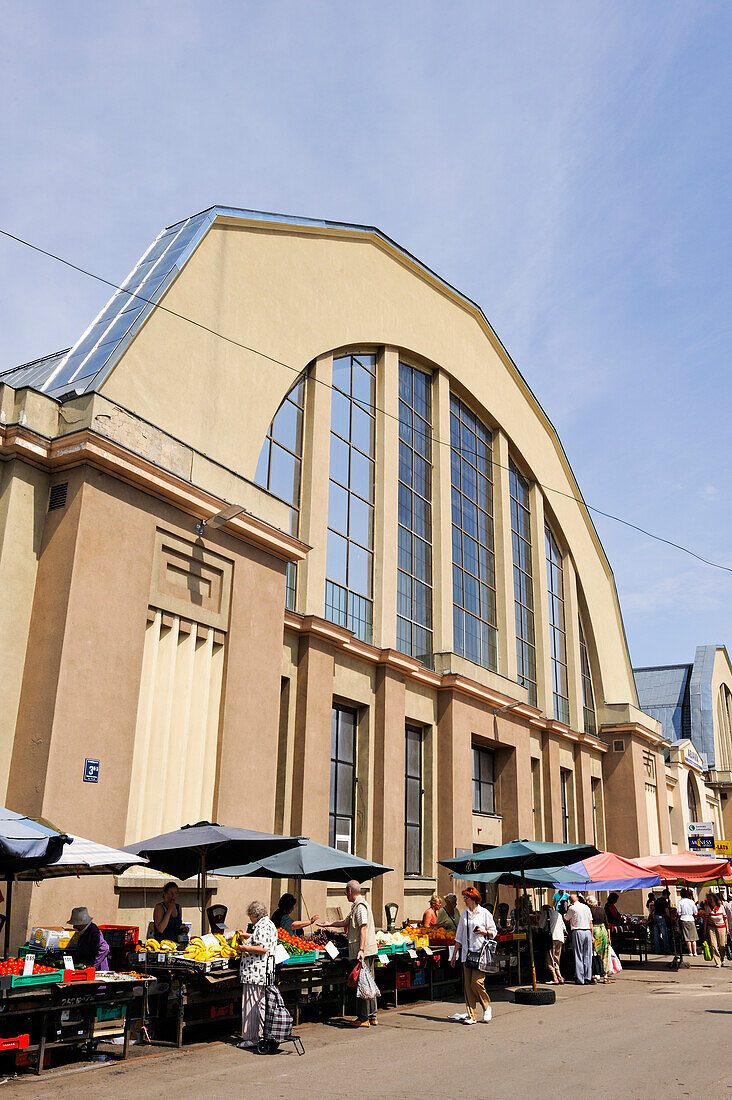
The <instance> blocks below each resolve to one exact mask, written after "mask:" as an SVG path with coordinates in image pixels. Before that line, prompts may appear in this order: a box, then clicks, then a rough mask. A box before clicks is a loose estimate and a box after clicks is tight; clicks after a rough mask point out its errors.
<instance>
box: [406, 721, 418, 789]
mask: <svg viewBox="0 0 732 1100" xmlns="http://www.w3.org/2000/svg"><path fill="white" fill-rule="evenodd" d="M406 763H407V774H408V775H413V776H417V778H419V777H420V776H421V774H422V732H421V730H411V729H408V730H407V733H406Z"/></svg>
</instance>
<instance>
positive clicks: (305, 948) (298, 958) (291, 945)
mask: <svg viewBox="0 0 732 1100" xmlns="http://www.w3.org/2000/svg"><path fill="white" fill-rule="evenodd" d="M277 939H278V940H279V942H280V943H281V944H282V946H283V947H284V949H285V951H287V953H288V954H289V956H290V957H289V959H285V962H284V963H283V964H282V965H283V966H285V965H286V964H287V963H305V962H317V960H318V950H319V948H318V947H317V946H316V945H315V944H314V943H312V942H311V941H310V940H304V939H302V938H301V937H300V936H293V935H292V933H291V932H285V930H284V929H283V928H278V930H277Z"/></svg>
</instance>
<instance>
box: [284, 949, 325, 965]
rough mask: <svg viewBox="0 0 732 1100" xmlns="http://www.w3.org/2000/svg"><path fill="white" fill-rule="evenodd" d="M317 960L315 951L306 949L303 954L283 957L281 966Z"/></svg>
mask: <svg viewBox="0 0 732 1100" xmlns="http://www.w3.org/2000/svg"><path fill="white" fill-rule="evenodd" d="M317 961H318V952H317V951H306V952H305V954H304V955H290V957H289V959H285V961H284V962H283V963H282V965H283V966H288V965H290V966H297V965H299V964H300V963H314V962H317Z"/></svg>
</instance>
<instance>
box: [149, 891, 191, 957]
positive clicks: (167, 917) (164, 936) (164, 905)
mask: <svg viewBox="0 0 732 1100" xmlns="http://www.w3.org/2000/svg"><path fill="white" fill-rule="evenodd" d="M152 931H153V935H154V936H155V939H157V940H170V942H171V943H178V941H179V940H180V939H181V937H183V938H185V935H186V933H185V931H184V929H183V912H182V910H181V907H180V905H179V904H178V887H177V885H176V884H175V883H174V882H166V884H165V886H164V887H163V900H162V901H159V902H158V903H157V905H156V906H155V908H154V909H153V929H152Z"/></svg>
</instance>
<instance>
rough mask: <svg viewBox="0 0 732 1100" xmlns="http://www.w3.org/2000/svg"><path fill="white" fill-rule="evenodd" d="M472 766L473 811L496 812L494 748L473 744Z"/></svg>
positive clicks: (479, 812) (480, 812) (478, 812)
mask: <svg viewBox="0 0 732 1100" xmlns="http://www.w3.org/2000/svg"><path fill="white" fill-rule="evenodd" d="M476 765H477V766H476ZM489 765H490V766H489ZM471 767H472V788H473V813H474V814H495V812H496V758H495V753H494V752H493V749H488V748H485V747H484V746H483V745H473V746H472V752H471ZM488 774H490V778H487V775H488Z"/></svg>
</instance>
